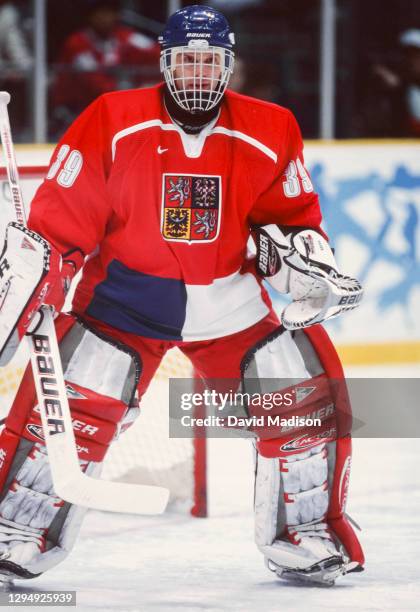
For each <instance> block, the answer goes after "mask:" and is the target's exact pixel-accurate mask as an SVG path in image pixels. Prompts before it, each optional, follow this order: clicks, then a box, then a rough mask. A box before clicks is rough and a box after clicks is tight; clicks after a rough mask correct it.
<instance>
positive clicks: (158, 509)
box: [54, 472, 169, 515]
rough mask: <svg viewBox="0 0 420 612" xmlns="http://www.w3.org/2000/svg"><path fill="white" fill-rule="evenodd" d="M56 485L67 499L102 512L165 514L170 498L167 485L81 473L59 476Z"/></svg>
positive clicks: (60, 495)
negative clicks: (65, 479) (62, 480)
mask: <svg viewBox="0 0 420 612" xmlns="http://www.w3.org/2000/svg"><path fill="white" fill-rule="evenodd" d="M54 487H55V493H56V494H57V495H58V496H59V497H61V499H63V500H64V501H67V502H69V503H71V504H75V505H77V506H84V507H87V508H91V509H93V510H101V511H103V512H120V513H124V514H148V515H149V514H162V513H163V512H164V510H165V508H166V506H167V503H168V500H169V490H168V489H165V488H164V487H155V486H150V485H137V484H136V485H133V484H128V483H124V482H111V481H107V480H99V479H97V478H92V477H89V476H86V475H85V474H83V473H81V472H80V473H79V474H76V475H74V476H73V478H72V479H70V480H67V482H61V479H60V478H58V479H57V478H56V480H55V483H54Z"/></svg>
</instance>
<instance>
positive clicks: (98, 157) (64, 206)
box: [28, 98, 111, 255]
mask: <svg viewBox="0 0 420 612" xmlns="http://www.w3.org/2000/svg"><path fill="white" fill-rule="evenodd" d="M107 126H108V118H107V111H106V106H105V102H104V99H103V98H99V99H98V100H96V101H95V102H93V104H91V105H90V106H89V107H88V108H87V109H86V110H85V111H84V112H83V113H82V114H81V115H80V117H79V118H78V119H76V121H75V122H74V123H73V124H72V125H71V127H70V128H69V129H68V131H67V132H66V133H65V134H64V136H63V138H62V139H61V141H60V142H59V144H58V145H57V147H56V149H55V151H54V154H53V156H52V162H51V165H50V167H49V170H48V174H47V177H46V178H45V179H44V182H43V184H42V185H41V186H40V187H39V189H38V191H37V193H36V195H35V197H34V199H33V201H32V204H31V212H30V216H29V221H28V226H29V228H30V229H32V230H34V231H36V232H38V233H39V234H41V235H42V236H44V238H46V239H47V240H48V241H49V242H50V243H52V244H53V246H54V247H55V248H56V249H57V250H58V251H59V252H60V253H61V254H62V255H64V254H65V253H68V252H69V251H73V250H80V251H82V254H83V255H88V254H89V253H91V252H92V251H93V250H94V249H95V246H96V245H97V244H98V243H99V242H100V241H101V239H102V237H103V235H104V232H105V228H106V224H107V221H108V219H109V217H110V214H111V204H110V202H109V197H108V195H107V191H106V180H107V175H108V172H109V168H110V164H111V151H110V148H111V147H110V138H108V135H107Z"/></svg>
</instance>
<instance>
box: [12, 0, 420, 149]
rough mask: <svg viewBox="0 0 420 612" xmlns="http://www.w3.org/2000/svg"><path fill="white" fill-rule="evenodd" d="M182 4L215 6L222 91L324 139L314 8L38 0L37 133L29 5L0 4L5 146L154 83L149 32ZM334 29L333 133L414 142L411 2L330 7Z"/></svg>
mask: <svg viewBox="0 0 420 612" xmlns="http://www.w3.org/2000/svg"><path fill="white" fill-rule="evenodd" d="M193 3H196V4H207V5H210V6H212V7H214V8H218V9H220V10H221V11H223V12H224V13H225V14H226V16H227V17H228V18H229V20H230V22H231V25H232V28H233V30H234V32H235V34H236V40H237V47H236V55H237V63H236V70H235V74H234V77H233V79H232V82H231V88H232V89H235V90H236V91H239V92H241V93H245V94H247V95H250V96H255V97H258V98H262V99H265V100H270V101H273V102H276V103H278V104H281V105H283V106H287V107H289V108H290V109H291V110H292V111H293V112H294V113H295V115H296V116H297V118H298V120H299V123H300V125H301V128H302V132H303V135H304V137H305V138H318V137H321V136H323V135H325V134H322V133H321V125H320V105H321V104H322V89H321V75H320V55H321V32H322V27H321V25H322V24H321V19H322V11H321V3H322V0H207V2H200V1H199V0H194V1H192V0H190V1H186V2H184V1H182V0H179V1H178V2H176V3H175V2H170V1H169V0H60V1H53V0H49V1H47V0H44V2H43V3H42V5H43V6H42V7H41V8H42V10H43V13H42V18H43V21H44V26H43V27H44V30H43V37H44V39H45V44H44V58H43V62H44V64H45V71H44V72H45V78H44V79H43V81H42V89H43V96H44V98H43V100H44V103H43V104H44V107H45V116H46V126H45V130H44V132H45V133H44V136H42V137H39V135H38V136H37V135H36V134H37V130H36V123H37V114H36V113H34V112H33V106H34V96H35V95H36V96H37V97H38V98H39V97H40V93H39V92H40V89H39V82H38V87H36V86H35V85H36V83H35V81H36V79H38V80H39V78H40V77H39V74H40V73H39V70H37V69H35V68H36V65H37V64H39V58H38V60H36V52H35V44H34V39H35V32H36V31H37V20H39V13H37V10H38V11H39V9H40V3H39V2H38V5H37V0H32V1H31V0H26V1H23V0H16V1H7V0H6V1H4V0H0V89H6V90H8V91H10V92H11V94H12V96H13V104H12V106H11V118H12V127H13V131H14V134H15V139H16V140H17V141H20V142H33V141H36V140H38V141H40V140H46V139H47V140H49V141H51V142H52V141H56V140H57V139H58V138H59V137H60V136H61V134H62V133H63V131H64V130H65V129H66V127H67V126H68V125H69V123H70V122H71V121H72V120H73V119H74V118H75V117H76V116H77V115H78V114H79V113H80V112H81V111H82V110H83V109H84V108H85V107H86V106H87V105H88V104H89V103H90V102H91V101H92V100H93V99H94V98H96V97H97V96H98V95H100V94H102V93H104V92H107V91H111V90H114V89H126V88H132V87H142V86H147V85H150V84H154V83H156V82H158V81H160V75H159V46H158V44H157V42H156V40H157V36H158V34H159V33H160V32H161V30H162V27H163V24H164V22H165V20H166V18H167V16H168V11H170V9H171V6H172V7H173V8H176V7H178V6H187V5H188V4H193ZM334 24H335V32H334V43H335V45H334V46H335V48H334V59H335V62H334V73H333V75H334V77H333V79H334V83H333V92H334V94H333V95H334V102H335V103H334V120H333V134H332V135H333V136H334V137H335V138H416V137H420V5H419V0H368V1H367V2H366V0H334ZM38 26H39V24H38ZM38 31H39V28H38ZM44 90H45V91H44ZM34 92H35V93H34ZM41 97H42V96H41ZM38 106H39V105H38ZM41 106H42V105H41ZM41 110H42V109H41ZM38 133H39V131H38Z"/></svg>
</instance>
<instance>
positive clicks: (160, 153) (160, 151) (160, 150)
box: [157, 145, 168, 155]
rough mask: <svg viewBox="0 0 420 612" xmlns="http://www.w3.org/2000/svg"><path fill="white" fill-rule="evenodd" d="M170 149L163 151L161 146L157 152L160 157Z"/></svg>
mask: <svg viewBox="0 0 420 612" xmlns="http://www.w3.org/2000/svg"><path fill="white" fill-rule="evenodd" d="M167 150H168V149H162V147H161V146H160V145H159V146H158V148H157V152H158V153H159V155H162V153H165V151H167Z"/></svg>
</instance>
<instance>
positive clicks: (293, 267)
mask: <svg viewBox="0 0 420 612" xmlns="http://www.w3.org/2000/svg"><path fill="white" fill-rule="evenodd" d="M254 240H255V243H256V246H257V260H256V265H257V272H258V274H259V275H260V276H262V277H263V278H265V279H266V280H267V282H268V283H269V284H270V285H271V286H272V287H273V288H274V289H276V291H278V292H279V293H290V295H291V297H292V299H293V302H292V303H291V304H289V305H288V306H286V308H285V309H284V310H283V312H282V315H281V321H282V324H283V326H284V327H285V328H286V329H290V330H293V329H301V328H303V327H309V326H310V325H314V324H316V323H321V322H322V321H325V320H327V319H331V318H332V317H336V316H337V315H339V314H341V313H342V312H346V311H347V310H353V309H354V308H356V307H357V306H359V304H360V301H361V299H362V297H363V289H362V286H361V285H360V283H359V282H358V281H357V280H356V279H354V278H351V277H350V276H345V275H343V274H341V273H340V272H339V271H338V266H337V262H336V261H335V257H334V254H333V252H332V250H331V248H330V246H329V244H328V242H327V241H326V240H325V238H324V237H323V236H322V235H321V234H320V233H319V232H317V231H315V230H313V229H303V228H292V227H280V226H278V225H273V224H272V225H264V226H262V227H258V228H256V229H255V230H254Z"/></svg>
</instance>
